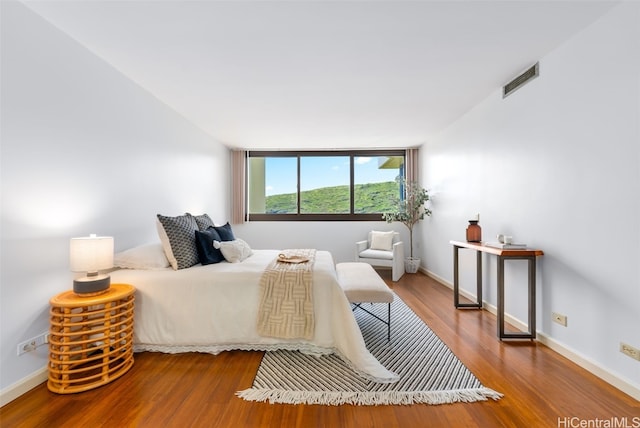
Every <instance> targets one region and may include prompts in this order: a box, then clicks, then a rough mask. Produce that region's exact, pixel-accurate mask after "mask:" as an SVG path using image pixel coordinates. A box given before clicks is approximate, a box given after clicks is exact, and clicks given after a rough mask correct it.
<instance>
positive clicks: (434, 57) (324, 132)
mask: <svg viewBox="0 0 640 428" xmlns="http://www.w3.org/2000/svg"><path fill="white" fill-rule="evenodd" d="M24 3H25V4H26V5H27V6H28V7H30V8H31V9H32V10H34V11H35V12H37V13H38V14H40V15H41V16H43V17H44V18H46V19H47V20H48V21H50V22H51V23H53V24H54V25H55V26H57V27H58V28H60V29H61V30H62V31H64V32H65V33H67V34H68V35H70V36H71V37H72V38H74V39H75V40H77V41H78V42H79V43H81V44H82V45H84V46H86V47H87V48H88V49H90V50H91V51H92V52H94V53H95V54H96V55H98V56H100V57H101V58H103V59H104V60H105V61H107V62H109V63H110V64H111V65H112V66H113V67H115V68H116V69H118V70H119V71H120V72H122V73H123V74H125V75H126V76H128V77H129V78H130V79H131V80H133V81H135V82H137V83H138V84H139V85H140V86H142V87H144V88H145V89H146V90H148V91H149V92H150V93H152V94H153V95H154V96H155V97H157V98H158V99H160V100H162V101H163V102H164V103H166V104H167V105H169V106H170V107H171V108H173V109H175V110H176V111H177V112H179V113H180V114H182V115H183V116H185V117H186V118H188V119H189V120H190V121H192V122H193V123H195V124H196V125H198V126H199V127H201V128H202V129H203V130H205V131H206V132H207V133H209V134H210V135H211V136H213V137H214V138H215V139H217V140H219V141H221V142H222V143H224V144H226V145H229V146H237V147H244V148H250V149H260V148H269V149H276V148H324V149H333V148H359V147H375V148H381V147H385V148H386V147H408V146H415V145H419V144H422V143H423V142H425V141H426V140H427V139H428V138H429V137H430V136H432V135H434V134H436V133H438V132H439V131H440V130H442V129H443V128H444V127H446V126H447V125H448V124H450V123H451V122H452V121H454V120H456V119H457V118H459V117H460V116H461V115H463V114H464V113H465V112H466V111H468V110H469V109H470V108H472V107H473V106H474V105H476V104H478V103H479V102H480V101H482V100H483V99H484V98H486V97H487V96H489V95H490V94H492V93H494V92H495V91H496V90H498V89H499V88H500V87H501V86H502V85H504V84H505V83H507V82H508V81H509V80H511V79H512V78H514V77H515V76H516V75H518V74H519V73H520V72H521V71H523V70H524V69H526V68H528V67H529V66H531V65H533V64H534V63H535V62H536V61H538V60H539V59H540V58H541V57H543V56H544V55H545V54H547V53H548V52H550V51H551V50H553V49H554V48H555V47H557V46H558V45H560V44H561V43H563V42H564V41H565V40H567V39H568V38H569V37H571V35H573V34H575V33H576V32H578V31H580V30H581V29H582V28H584V27H586V26H587V25H589V24H590V23H592V22H593V21H595V20H596V19H597V18H598V17H599V16H601V15H603V14H604V13H606V12H607V11H608V10H609V9H610V8H611V7H613V6H615V4H616V2H612V1H604V2H599V1H577V0H574V1H558V0H554V1H479V0H473V1H438V2H437V1H392V0H387V1H293V0H290V1H166V0H164V1H163V0H156V1H154V0H145V1H69V0H65V1H51V0H48V1H42V2H39V1H25V2H24ZM543 77H544V64H541V77H540V79H541V78H543ZM514 96H515V95H514Z"/></svg>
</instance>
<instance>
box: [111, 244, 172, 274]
mask: <svg viewBox="0 0 640 428" xmlns="http://www.w3.org/2000/svg"><path fill="white" fill-rule="evenodd" d="M113 265H114V266H115V267H119V268H124V269H146V270H153V269H164V268H168V267H169V260H167V256H166V255H165V253H164V249H163V248H162V244H161V243H159V242H158V243H155V244H145V245H140V246H138V247H134V248H130V249H128V250H126V251H122V252H120V253H117V254H116V255H115V256H114V257H113Z"/></svg>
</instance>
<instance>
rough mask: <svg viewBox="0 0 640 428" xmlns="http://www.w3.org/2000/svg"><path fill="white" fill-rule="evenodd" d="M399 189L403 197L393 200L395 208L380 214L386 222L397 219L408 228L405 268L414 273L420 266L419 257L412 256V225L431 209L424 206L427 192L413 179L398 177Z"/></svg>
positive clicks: (427, 214)
mask: <svg viewBox="0 0 640 428" xmlns="http://www.w3.org/2000/svg"><path fill="white" fill-rule="evenodd" d="M397 181H399V183H400V189H401V190H402V193H403V199H398V198H396V200H395V201H394V203H395V204H396V206H397V210H396V211H393V212H387V213H384V214H382V218H383V219H384V220H386V221H387V223H392V222H394V221H399V222H400V223H402V224H404V225H405V226H407V229H409V250H410V252H409V257H407V258H406V259H405V260H406V261H405V270H406V271H407V272H409V273H415V272H417V271H418V267H419V266H420V259H419V258H414V257H413V227H414V226H415V224H416V223H417V222H418V221H420V220H422V219H424V216H430V215H431V210H430V209H428V208H426V207H425V204H426V203H427V201H429V192H428V191H427V190H426V189H424V188H423V187H422V186H420V184H418V183H417V182H415V181H407V179H406V178H404V177H402V178H399V179H398V180H397Z"/></svg>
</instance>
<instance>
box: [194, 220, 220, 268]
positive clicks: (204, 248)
mask: <svg viewBox="0 0 640 428" xmlns="http://www.w3.org/2000/svg"><path fill="white" fill-rule="evenodd" d="M195 232H196V249H197V250H198V257H199V258H200V263H202V264H203V265H210V264H213V263H220V262H221V261H223V260H224V256H223V255H222V252H221V251H220V250H219V249H215V248H213V241H222V240H223V239H222V238H221V237H220V235H219V234H218V232H217V231H216V228H215V227H213V226H209V228H207V229H206V230H196V231H195Z"/></svg>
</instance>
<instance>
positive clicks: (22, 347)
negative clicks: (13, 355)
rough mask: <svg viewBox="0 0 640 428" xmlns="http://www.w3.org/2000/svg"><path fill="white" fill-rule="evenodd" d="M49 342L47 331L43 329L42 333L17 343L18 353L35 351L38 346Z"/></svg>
mask: <svg viewBox="0 0 640 428" xmlns="http://www.w3.org/2000/svg"><path fill="white" fill-rule="evenodd" d="M47 343H49V332H48V331H45V332H44V333H42V334H39V335H37V336H36V337H32V338H31V339H29V340H25V341H24V342H21V343H18V355H22V354H26V353H27V352H31V351H35V350H36V348H37V347H38V346H42V345H45V344H47Z"/></svg>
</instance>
